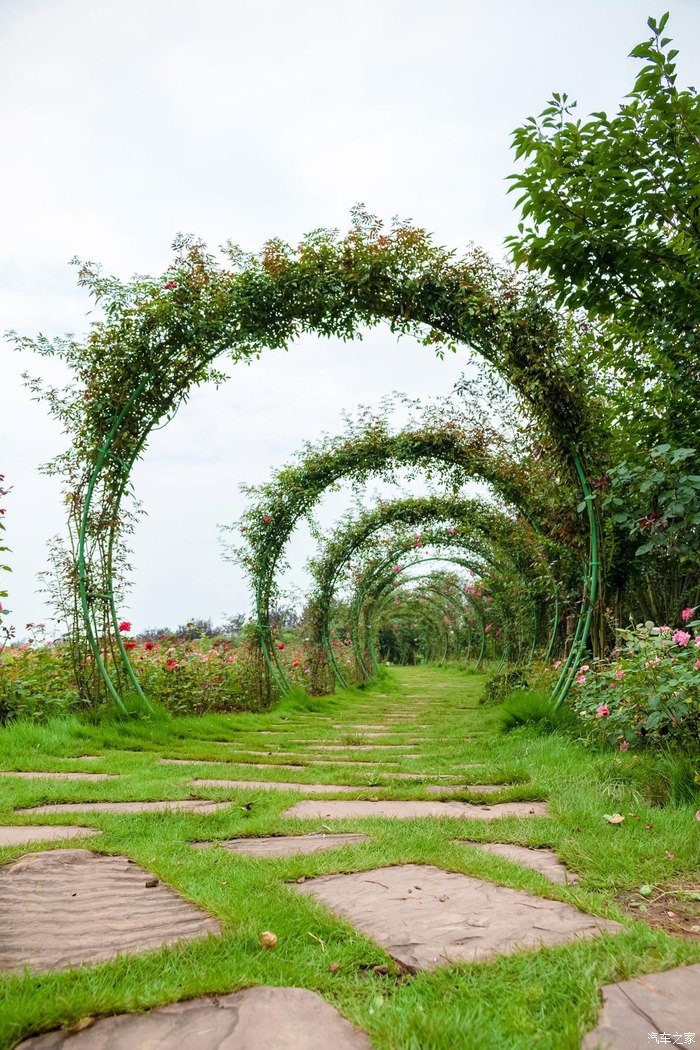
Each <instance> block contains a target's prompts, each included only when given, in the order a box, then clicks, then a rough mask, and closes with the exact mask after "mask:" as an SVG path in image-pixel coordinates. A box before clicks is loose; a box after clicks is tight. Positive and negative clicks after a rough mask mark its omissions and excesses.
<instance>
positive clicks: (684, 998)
mask: <svg viewBox="0 0 700 1050" xmlns="http://www.w3.org/2000/svg"><path fill="white" fill-rule="evenodd" d="M602 992H603V1009H602V1011H601V1014H600V1017H599V1018H598V1025H597V1027H596V1028H595V1029H594V1030H593V1031H592V1032H589V1033H588V1035H586V1037H585V1038H584V1040H583V1042H582V1044H581V1050H639V1047H643V1046H650V1045H651V1044H652V1043H654V1044H656V1045H657V1046H658V1045H659V1044H661V1045H666V1046H669V1045H674V1033H675V1036H676V1037H677V1036H678V1035H679V1034H681V1035H682V1037H683V1038H682V1039H681V1041H680V1043H679V1042H677V1041H676V1042H675V1045H676V1046H680V1045H682V1046H689V1045H692V1044H691V1040H690V1039H689V1038H686V1037H687V1036H691V1035H692V1036H693V1037H694V1038H693V1040H692V1042H693V1043H696V1044H697V1043H700V963H697V964H696V965H695V966H679V967H678V968H677V969H675V970H666V971H665V972H664V973H652V974H646V975H645V976H644V977H635V978H634V980H631V981H620V982H619V983H618V984H606V985H605V986H604V988H603V990H602ZM661 1036H663V1037H664V1038H663V1039H662V1038H660V1037H661Z"/></svg>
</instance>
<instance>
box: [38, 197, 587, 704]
mask: <svg viewBox="0 0 700 1050" xmlns="http://www.w3.org/2000/svg"><path fill="white" fill-rule="evenodd" d="M226 255H227V263H226V265H225V266H221V265H219V263H218V262H217V261H216V260H215V259H214V258H213V257H212V256H211V255H209V254H208V253H207V252H206V251H205V250H204V248H203V246H202V245H201V244H198V243H196V242H194V241H192V240H188V239H181V240H180V241H179V242H178V243H177V244H176V254H175V258H174V260H173V264H172V266H171V268H170V269H169V271H168V273H167V274H166V275H165V276H164V277H158V278H155V279H153V278H135V279H134V280H133V281H131V282H127V283H125V282H120V281H118V280H116V279H113V278H105V277H103V276H102V275H101V274H100V273H99V271H98V270H96V269H95V268H94V267H90V266H84V267H83V268H82V269H81V271H80V282H81V283H82V284H83V285H84V286H86V287H87V288H88V289H89V290H90V292H91V294H92V295H93V296H94V298H95V299H96V300H97V303H98V305H99V306H100V307H101V308H102V310H103V313H104V317H103V319H101V320H97V321H95V322H94V323H93V326H92V329H91V332H90V335H89V337H88V338H87V340H86V341H84V342H82V343H80V342H77V341H75V340H71V339H67V340H56V341H53V342H50V341H48V340H44V339H41V338H40V339H38V340H34V341H32V340H20V345H23V346H30V347H31V348H32V349H34V350H38V351H39V352H40V353H50V354H57V355H59V356H61V357H62V358H63V360H64V361H65V362H66V363H67V364H68V365H69V367H70V368H71V369H72V371H73V382H72V383H71V384H70V386H69V387H68V388H67V390H66V391H64V393H63V395H60V394H56V393H54V394H53V395H49V401H50V407H51V409H52V411H53V412H54V414H55V415H57V416H58V417H59V419H60V420H61V422H62V423H63V424H64V426H65V427H66V429H67V431H68V432H69V434H70V436H71V438H72V441H73V445H72V449H71V451H70V452H69V453H68V454H67V455H66V456H65V457H63V458H62V467H63V469H64V473H65V475H66V477H67V479H68V482H69V486H70V492H69V497H70V501H71V518H72V523H73V528H74V530H75V535H76V543H77V558H76V561H77V565H76V570H77V579H78V592H79V600H80V605H81V608H82V613H83V619H84V625H85V630H86V633H87V641H88V645H89V648H90V651H91V655H92V658H93V660H94V662H95V664H96V666H97V667H98V668H99V670H100V673H101V675H102V677H103V679H104V681H105V683H106V686H107V689H108V690H109V692H110V694H111V695H112V697H113V699H114V700H115V702H116V703H117V704H118V706H119V707H120V708H121V709H122V710H125V709H124V704H123V701H122V697H121V691H122V690H123V688H124V685H125V683H130V685H131V687H132V688H133V689H134V690H136V692H137V693H138V694H140V695H141V697H142V699H143V700H144V701H145V700H146V698H145V697H143V693H142V691H141V689H140V686H139V683H138V681H137V679H136V676H135V674H134V671H133V669H132V668H131V665H130V662H129V659H128V655H127V652H126V650H125V648H124V646H123V643H122V641H121V639H120V637H119V631H118V623H119V615H118V611H117V608H116V603H115V595H114V585H113V579H114V559H115V549H116V548H117V546H118V540H119V536H120V529H121V527H122V526H123V522H124V511H123V508H122V503H123V500H124V497H125V494H126V493H127V491H128V489H129V477H130V473H131V469H132V467H133V465H134V463H135V461H136V459H137V458H138V457H139V456H140V455H141V454H142V452H143V450H144V448H145V446H146V444H147V441H148V437H149V435H150V434H151V432H152V431H153V429H154V428H155V427H156V426H158V425H160V424H161V423H163V421H167V419H169V418H170V417H171V416H172V415H173V414H174V412H175V411H176V410H177V408H178V407H179V405H180V404H181V403H182V402H183V401H184V400H185V399H186V398H187V396H188V393H189V391H190V390H191V388H192V387H193V386H194V385H196V384H199V383H202V382H205V381H207V380H211V379H213V380H215V381H217V380H219V379H220V378H221V377H220V376H219V375H218V374H217V373H216V371H215V369H214V366H213V363H214V362H215V360H216V359H217V358H218V357H219V356H221V355H223V354H227V355H228V356H229V357H232V358H233V359H234V360H236V361H237V360H242V359H246V358H248V359H250V358H251V357H254V356H256V355H257V354H259V353H260V352H262V350H264V349H266V348H283V347H287V346H288V345H289V344H290V343H291V342H292V341H293V340H294V339H297V338H298V337H299V336H300V335H301V334H302V333H304V332H314V333H317V334H321V335H326V336H337V337H340V338H343V339H352V338H356V337H358V336H359V335H360V334H361V331H362V329H363V327H365V326H367V325H375V324H377V323H378V322H380V321H385V322H387V323H388V324H389V326H390V328H391V330H392V331H394V332H395V333H397V334H404V333H411V334H414V335H416V336H417V337H418V338H420V339H422V340H423V342H425V343H426V344H428V345H432V346H433V347H434V348H437V349H438V351H441V350H443V351H444V348H445V347H450V348H452V347H454V346H455V345H456V344H464V345H466V346H468V347H469V348H470V349H471V350H472V351H474V352H476V353H478V354H479V355H480V356H481V357H482V358H483V359H484V360H486V361H487V362H489V363H490V364H491V365H492V366H493V367H494V368H495V369H496V370H497V371H498V372H499V373H500V374H501V375H502V376H503V377H504V378H505V379H506V380H507V382H508V383H510V384H511V385H512V387H513V388H514V389H515V390H516V391H517V392H518V394H519V395H520V397H521V398H522V400H523V403H524V404H526V405H527V406H528V407H529V409H530V411H531V412H532V414H533V416H534V418H535V419H536V421H537V422H538V425H539V426H540V428H541V430H542V432H543V434H544V435H546V438H547V440H548V442H549V445H550V447H551V450H552V453H553V455H554V456H555V457H557V459H558V462H559V463H563V464H564V465H566V464H568V465H569V467H570V469H571V471H572V472H573V471H576V472H577V473H578V476H579V478H580V479H581V483H582V484H583V485H584V498H585V499H586V500H587V501H588V503H589V509H590V493H588V492H587V490H586V489H585V471H584V467H583V465H582V457H583V462H585V460H586V457H587V456H588V457H590V456H591V455H592V453H593V449H594V447H595V441H594V440H593V436H594V432H595V424H594V418H595V417H594V413H593V412H591V410H590V407H589V406H588V403H587V397H586V389H585V383H584V380H583V378H582V376H581V375H580V374H579V370H578V366H577V364H576V361H575V354H572V353H571V348H572V346H573V345H574V344H575V343H576V340H577V339H578V333H577V331H576V328H575V326H574V324H573V322H572V321H571V320H570V319H568V318H566V317H564V316H562V315H561V314H560V313H559V312H558V311H557V310H556V309H555V307H554V306H553V305H552V304H551V303H550V302H549V301H548V300H547V297H546V294H545V292H544V290H543V289H542V288H541V287H540V286H539V285H538V283H537V282H536V281H535V280H533V279H532V278H530V277H528V276H523V275H518V274H515V273H514V272H512V271H510V270H507V269H505V268H503V267H499V266H497V265H495V264H494V263H492V262H491V261H490V260H489V259H488V258H487V257H486V256H485V255H484V254H483V253H481V252H479V251H473V252H471V253H469V254H467V255H465V256H463V257H461V258H458V257H456V256H455V254H454V253H452V252H450V251H448V250H446V249H444V248H441V247H438V246H436V245H435V244H433V243H432V241H431V240H430V237H429V236H428V235H427V234H426V233H425V231H423V230H420V229H417V228H415V227H413V226H411V225H409V224H405V223H397V224H395V225H394V226H393V227H392V228H391V229H390V230H388V231H385V230H384V229H383V228H382V224H381V223H380V222H378V221H377V220H376V219H375V218H374V217H372V216H369V215H367V214H366V213H365V212H364V211H363V210H362V209H357V210H356V211H355V213H354V217H353V225H352V227H351V229H350V231H349V233H348V234H347V235H346V236H345V237H343V238H339V237H338V235H337V233H336V232H335V231H323V230H320V231H319V230H317V231H314V232H313V233H312V234H310V235H308V236H307V237H306V238H305V239H304V240H303V241H302V242H301V244H300V245H299V246H298V247H297V248H292V247H290V246H289V245H286V244H283V243H282V242H280V241H270V242H268V244H266V245H265V247H264V248H263V250H262V252H261V253H260V254H258V255H250V254H246V253H244V252H242V251H241V250H240V249H238V248H236V247H234V246H231V245H229V246H228V247H227V249H226ZM590 520H591V522H592V523H593V513H592V509H590ZM596 561H597V557H596V556H595V551H592V555H591V564H592V566H593V569H592V572H591V574H590V586H589V592H588V598H587V602H588V605H589V606H590V607H592V604H593V600H594V598H595V589H596V586H597V573H596V570H595V563H596ZM108 623H111V626H112V638H111V639H110V645H114V646H115V647H116V649H115V653H114V655H115V658H116V663H115V664H114V665H112V666H108V662H107V659H106V658H105V647H106V645H107V643H106V641H105V638H104V637H103V634H104V631H105V629H106V626H105V625H106V624H108ZM100 632H102V635H101V633H100ZM584 636H585V628H582V637H584ZM120 666H121V670H120V669H119V667H120ZM124 676H126V678H124Z"/></svg>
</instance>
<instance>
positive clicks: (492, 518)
mask: <svg viewBox="0 0 700 1050" xmlns="http://www.w3.org/2000/svg"><path fill="white" fill-rule="evenodd" d="M445 522H448V523H450V524H451V526H452V527H451V528H450V529H447V528H445V530H444V533H445V535H444V537H440V536H432V537H431V539H430V542H431V544H432V545H435V543H437V545H438V546H440V545H441V542H442V541H443V540H444V546H453V545H458V546H460V547H462V548H468V549H470V550H472V551H476V552H477V553H478V554H479V555H481V556H482V557H484V558H486V559H487V560H488V559H489V556H490V555H492V554H493V552H494V551H498V552H499V554H500V557H501V558H506V559H507V560H508V561H509V563H510V564H511V565H512V566H513V568H514V569H515V570H516V571H518V572H519V573H520V574H521V575H524V574H528V575H532V565H533V554H534V552H535V550H536V549H537V546H538V544H537V535H536V533H534V532H533V530H532V529H531V528H530V527H529V526H528V525H527V524H526V523H525V522H523V521H522V519H519V520H516V519H513V518H509V517H508V516H507V515H506V514H504V513H503V512H502V511H500V510H498V509H497V508H496V507H494V506H493V505H491V504H487V503H484V502H483V501H481V500H454V499H448V498H442V497H435V496H433V497H422V498H417V499H403V500H396V501H393V502H383V503H380V504H379V506H378V507H376V508H375V509H374V510H372V511H368V512H365V513H364V514H361V515H359V516H358V517H357V518H356V519H352V518H346V519H345V520H344V521H343V522H342V523H341V525H340V526H339V527H338V528H337V529H336V530H335V532H334V534H333V535H332V537H331V538H330V539H329V540H328V541H327V543H326V544H325V546H324V550H323V555H322V557H321V558H319V559H318V560H317V561H316V562H314V563H312V574H313V577H314V580H315V589H314V592H313V593H312V596H311V598H310V601H309V629H310V632H311V636H312V639H313V641H314V642H315V643H316V644H317V645H320V646H322V647H323V648H324V650H325V651H326V654H327V657H328V660H329V662H330V664H331V667H333V669H334V672H335V675H336V679H337V680H339V681H340V684H345V683H344V681H343V676H342V674H340V673H339V670H338V668H337V665H335V661H334V658H333V655H332V652H331V650H330V646H329V634H330V609H331V605H332V601H333V594H334V591H335V587H336V583H337V580H338V577H339V574H340V573H341V571H342V570H343V568H344V567H345V566H347V565H348V563H349V562H350V560H351V559H352V557H353V556H354V555H355V554H357V552H358V551H360V550H361V549H362V548H363V547H365V546H366V545H367V544H368V542H369V541H371V540H372V538H373V537H376V534H377V533H379V532H380V531H381V530H383V529H386V528H387V527H391V528H393V529H395V530H396V529H397V528H398V529H399V530H402V529H403V528H404V527H405V526H412V527H414V528H415V527H420V528H422V529H425V528H432V527H433V526H435V525H437V524H438V523H440V524H442V523H445ZM454 526H457V528H455V527H454ZM396 540H398V543H397V542H396ZM382 543H384V544H385V545H387V544H388V546H389V551H386V552H385V553H390V555H391V556H392V557H393V556H396V552H397V551H401V550H404V551H405V550H411V549H415V546H416V544H415V540H410V539H408V540H404V539H403V538H402V536H401V535H400V534H399V536H398V537H395V542H394V544H393V546H392V545H391V544H390V542H389V541H387V540H386V539H384V540H383V541H381V540H380V541H379V542H378V544H375V546H374V548H373V550H372V557H373V558H374V559H375V560H376V557H377V551H380V552H381V550H382ZM540 554H541V555H542V556H543V552H542V551H540ZM387 560H388V559H386V558H382V557H381V554H380V564H383V565H384V566H386V564H387ZM397 569H400V566H397Z"/></svg>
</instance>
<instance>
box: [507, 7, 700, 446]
mask: <svg viewBox="0 0 700 1050" xmlns="http://www.w3.org/2000/svg"><path fill="white" fill-rule="evenodd" d="M667 21H668V14H665V15H663V17H662V18H660V19H659V20H658V22H657V21H656V20H655V19H653V18H650V19H649V20H648V23H647V24H648V26H649V28H650V29H651V32H652V35H651V37H650V39H648V40H646V41H644V42H643V43H641V44H639V45H638V46H637V47H635V48H634V49H633V51H632V52H631V55H632V57H634V58H636V59H639V60H641V61H642V62H643V65H642V68H641V70H640V71H639V73H638V75H637V78H636V80H635V82H634V86H633V88H632V91H631V92H630V94H629V95H628V96H627V97H626V98H625V100H624V101H623V102H622V104H621V105H620V107H619V110H618V112H617V114H616V115H615V116H613V117H608V116H607V114H606V113H593V114H592V115H591V116H590V118H589V119H588V120H586V121H581V120H573V119H572V118H571V114H572V112H573V110H574V108H575V106H576V103H575V102H573V101H572V100H570V98H569V96H568V95H566V94H554V95H553V97H552V99H551V101H550V103H549V105H548V106H547V108H546V109H545V110H544V111H543V112H542V113H541V114H540V116H539V118H537V119H536V118H533V117H531V118H529V120H527V121H526V123H525V124H524V125H523V126H522V127H520V128H518V129H517V130H516V131H515V132H514V136H513V143H514V147H515V151H516V158H525V159H526V160H527V166H526V167H525V169H524V171H522V172H520V173H518V174H515V175H513V176H511V178H512V181H513V186H512V190H515V191H517V192H519V193H520V196H519V198H518V202H517V204H518V206H519V207H520V210H521V214H522V221H521V222H520V224H519V226H518V233H517V234H516V235H514V236H512V237H510V238H508V243H509V245H510V247H511V250H512V253H513V257H514V259H515V261H516V263H518V264H524V265H526V266H527V267H528V268H530V269H535V270H539V271H542V272H544V273H545V274H546V275H547V277H548V279H549V281H550V282H551V285H552V289H553V291H554V293H555V295H556V297H557V301H558V304H559V305H560V306H567V307H570V308H583V309H584V310H586V311H587V313H588V314H589V316H590V317H594V318H597V319H601V320H603V321H604V322H605V323H604V328H603V330H604V332H605V334H606V335H607V337H608V352H607V356H605V355H604V356H603V357H602V359H601V360H599V362H598V365H599V367H600V366H602V367H603V368H607V369H608V370H609V371H610V373H611V375H612V376H614V377H617V379H618V380H619V382H618V383H617V386H616V390H615V394H616V403H617V409H618V411H617V418H618V420H627V422H628V423H629V422H630V421H631V420H632V418H633V417H634V422H635V425H636V426H638V427H639V426H640V424H641V421H642V420H643V419H644V418H645V417H649V418H650V423H649V426H648V430H649V431H650V437H648V436H647V435H646V434H645V435H644V438H645V439H647V440H649V441H650V442H651V443H653V442H654V440H662V439H663V440H669V441H671V442H672V443H674V441H676V439H678V440H677V443H679V444H683V443H687V435H688V433H689V432H696V431H697V428H698V424H699V423H700V366H699V365H698V332H699V325H700V98H698V95H697V93H696V91H695V89H694V88H692V87H688V88H685V89H679V88H678V87H677V84H676V77H677V74H676V63H675V59H676V56H677V54H678V51H677V50H675V49H672V48H670V47H669V45H670V43H671V39H670V37H667V36H664V35H663V33H664V29H665V27H666V24H667ZM669 386H671V387H672V389H673V399H672V400H673V402H674V404H673V406H672V409H671V411H669V408H670V405H669V402H670V400H671V398H670V397H669ZM641 430H642V432H643V426H642V427H641Z"/></svg>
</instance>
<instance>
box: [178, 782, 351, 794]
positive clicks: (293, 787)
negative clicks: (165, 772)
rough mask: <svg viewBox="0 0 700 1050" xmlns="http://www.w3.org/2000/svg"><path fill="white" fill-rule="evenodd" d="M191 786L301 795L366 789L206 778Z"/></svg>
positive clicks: (346, 786) (336, 785) (333, 785)
mask: <svg viewBox="0 0 700 1050" xmlns="http://www.w3.org/2000/svg"><path fill="white" fill-rule="evenodd" d="M192 785H193V787H217V788H244V789H247V790H249V791H257V790H258V789H261V788H262V790H264V791H298V792H299V793H300V794H302V795H333V794H340V795H345V794H347V793H348V792H353V791H366V790H367V788H366V787H363V785H362V784H360V785H359V786H358V787H349V786H348V785H345V784H292V783H284V782H281V781H275V780H206V779H201V780H200V779H198V780H193V781H192Z"/></svg>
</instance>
